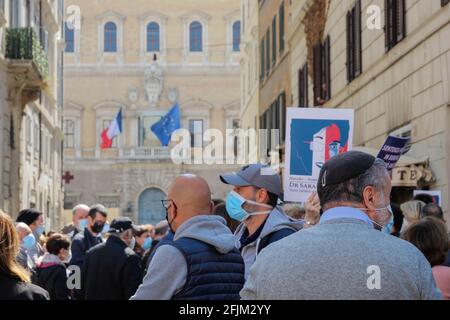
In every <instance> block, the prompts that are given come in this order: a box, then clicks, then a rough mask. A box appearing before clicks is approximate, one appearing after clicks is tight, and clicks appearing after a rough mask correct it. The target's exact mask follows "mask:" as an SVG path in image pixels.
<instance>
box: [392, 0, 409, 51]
mask: <svg viewBox="0 0 450 320" xmlns="http://www.w3.org/2000/svg"><path fill="white" fill-rule="evenodd" d="M395 4H396V5H395V13H394V14H395V29H396V34H395V35H394V37H395V40H396V43H398V42H400V41H402V40H403V39H404V38H405V36H406V25H405V24H406V19H405V15H406V9H405V0H397V1H395Z"/></svg>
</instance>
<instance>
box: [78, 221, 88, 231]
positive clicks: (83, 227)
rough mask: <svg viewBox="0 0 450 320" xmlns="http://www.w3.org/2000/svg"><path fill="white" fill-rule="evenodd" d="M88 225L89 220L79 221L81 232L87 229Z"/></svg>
mask: <svg viewBox="0 0 450 320" xmlns="http://www.w3.org/2000/svg"><path fill="white" fill-rule="evenodd" d="M87 224H88V220H87V219H81V220H80V221H78V228H79V229H80V231H83V230H84V229H85V228H86V226H87Z"/></svg>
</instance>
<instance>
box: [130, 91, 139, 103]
mask: <svg viewBox="0 0 450 320" xmlns="http://www.w3.org/2000/svg"><path fill="white" fill-rule="evenodd" d="M128 100H130V102H131V103H136V102H138V100H139V92H138V90H137V89H130V90H128Z"/></svg>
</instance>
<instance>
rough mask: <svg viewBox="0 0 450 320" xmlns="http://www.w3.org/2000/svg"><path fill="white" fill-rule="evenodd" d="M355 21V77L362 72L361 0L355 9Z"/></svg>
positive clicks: (358, 0)
mask: <svg viewBox="0 0 450 320" xmlns="http://www.w3.org/2000/svg"><path fill="white" fill-rule="evenodd" d="M353 10H354V13H353V23H354V26H353V27H354V31H355V33H354V41H353V46H354V47H353V49H354V69H353V70H354V75H353V78H356V77H357V76H359V75H360V74H361V72H362V41H361V38H362V31H361V0H357V1H356V5H355V8H354V9H353Z"/></svg>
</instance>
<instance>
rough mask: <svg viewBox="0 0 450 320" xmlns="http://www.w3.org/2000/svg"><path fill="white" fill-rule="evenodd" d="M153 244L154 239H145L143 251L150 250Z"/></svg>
mask: <svg viewBox="0 0 450 320" xmlns="http://www.w3.org/2000/svg"><path fill="white" fill-rule="evenodd" d="M152 243H153V239H152V237H148V238H145V240H144V243H143V244H142V249H144V250H148V249H150V248H151V246H152Z"/></svg>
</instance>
